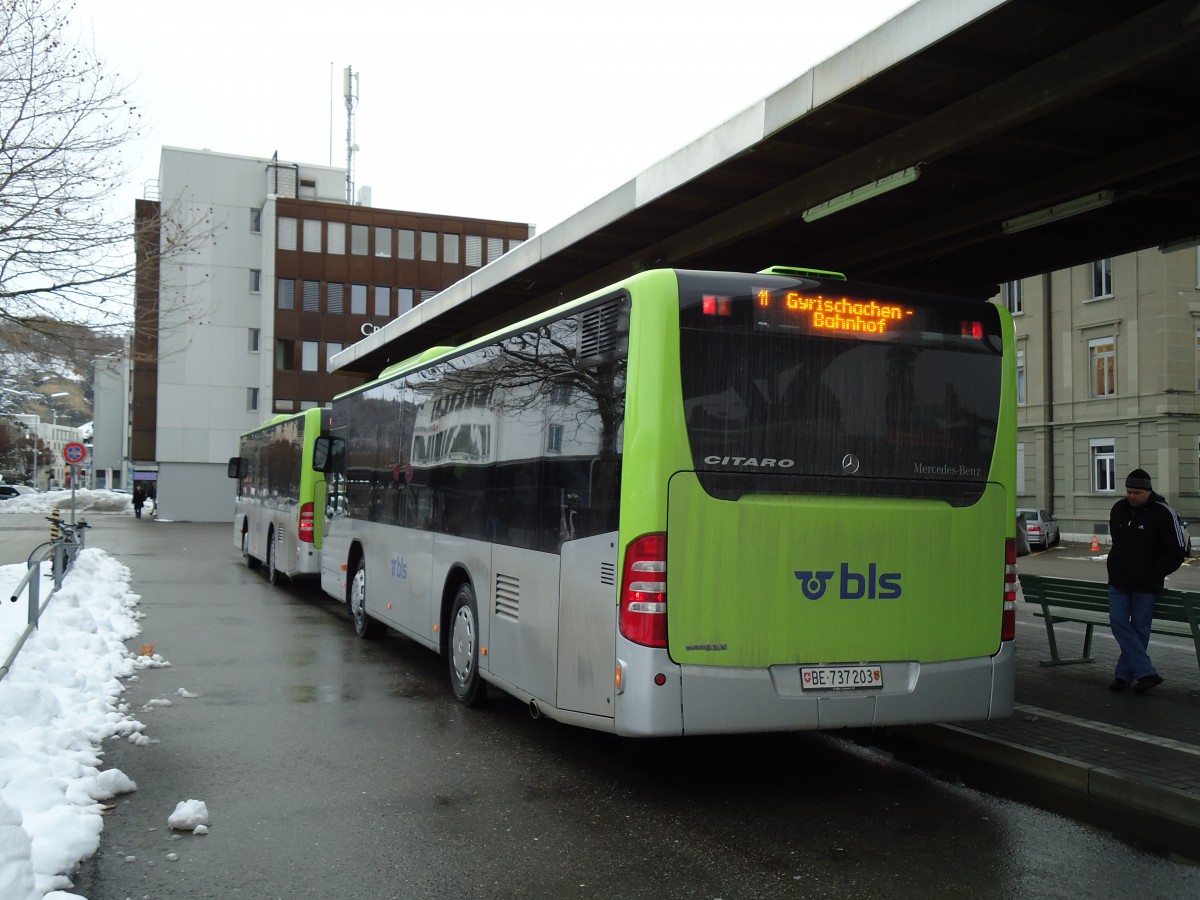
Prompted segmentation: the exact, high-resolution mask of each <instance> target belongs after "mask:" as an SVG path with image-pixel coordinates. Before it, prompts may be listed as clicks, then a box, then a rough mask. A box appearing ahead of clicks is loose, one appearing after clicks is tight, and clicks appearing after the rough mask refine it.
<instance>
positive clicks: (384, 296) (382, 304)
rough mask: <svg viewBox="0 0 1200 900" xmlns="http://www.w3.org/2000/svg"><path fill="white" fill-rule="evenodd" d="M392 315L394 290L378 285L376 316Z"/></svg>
mask: <svg viewBox="0 0 1200 900" xmlns="http://www.w3.org/2000/svg"><path fill="white" fill-rule="evenodd" d="M391 314H392V289H391V288H390V287H387V286H386V285H377V286H376V287H375V315H376V316H384V317H387V316H391Z"/></svg>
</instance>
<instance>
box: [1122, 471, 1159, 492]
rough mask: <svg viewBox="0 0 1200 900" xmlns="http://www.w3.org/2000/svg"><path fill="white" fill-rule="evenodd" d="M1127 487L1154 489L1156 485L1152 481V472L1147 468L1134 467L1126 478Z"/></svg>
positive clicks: (1144, 489) (1145, 489)
mask: <svg viewBox="0 0 1200 900" xmlns="http://www.w3.org/2000/svg"><path fill="white" fill-rule="evenodd" d="M1125 487H1127V488H1139V489H1141V490H1143V491H1152V490H1154V485H1153V484H1151V483H1150V473H1149V472H1147V471H1146V470H1145V469H1134V470H1133V471H1132V472H1130V473H1129V477H1128V478H1126V479H1125Z"/></svg>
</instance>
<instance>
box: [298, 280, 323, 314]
mask: <svg viewBox="0 0 1200 900" xmlns="http://www.w3.org/2000/svg"><path fill="white" fill-rule="evenodd" d="M301 289H302V290H303V292H304V293H303V297H302V300H301V302H302V303H303V304H304V311H305V312H320V311H321V282H319V281H307V280H306V281H303V282H301Z"/></svg>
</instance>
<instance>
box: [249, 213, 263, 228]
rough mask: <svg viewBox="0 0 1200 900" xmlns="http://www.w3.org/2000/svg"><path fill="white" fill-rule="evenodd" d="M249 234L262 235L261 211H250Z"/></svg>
mask: <svg viewBox="0 0 1200 900" xmlns="http://www.w3.org/2000/svg"><path fill="white" fill-rule="evenodd" d="M250 232H251V233H252V234H262V210H261V209H252V210H250Z"/></svg>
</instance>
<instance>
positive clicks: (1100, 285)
mask: <svg viewBox="0 0 1200 900" xmlns="http://www.w3.org/2000/svg"><path fill="white" fill-rule="evenodd" d="M1112 292H1113V286H1112V258H1111V257H1110V258H1108V259H1098V260H1096V261H1095V262H1094V263H1092V293H1091V296H1090V297H1089V299H1091V300H1096V299H1099V298H1100V297H1111V296H1112Z"/></svg>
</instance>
